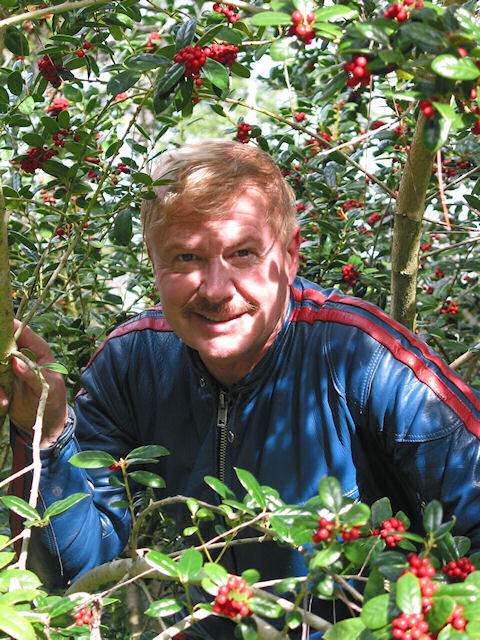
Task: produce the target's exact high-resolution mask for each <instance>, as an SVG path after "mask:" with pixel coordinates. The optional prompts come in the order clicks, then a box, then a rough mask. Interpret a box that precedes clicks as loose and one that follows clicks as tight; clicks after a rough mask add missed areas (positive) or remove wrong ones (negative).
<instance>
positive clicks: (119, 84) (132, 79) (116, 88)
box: [107, 71, 140, 96]
mask: <svg viewBox="0 0 480 640" xmlns="http://www.w3.org/2000/svg"><path fill="white" fill-rule="evenodd" d="M139 79H140V74H139V73H136V72H135V71H121V72H120V73H117V75H115V76H112V77H111V78H110V80H109V81H108V84H107V92H108V93H109V94H110V95H111V96H116V95H118V94H119V93H123V92H124V91H127V89H130V88H131V87H133V85H134V84H135V83H136V82H138V80H139Z"/></svg>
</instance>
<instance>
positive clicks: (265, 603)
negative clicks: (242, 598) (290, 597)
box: [248, 596, 283, 618]
mask: <svg viewBox="0 0 480 640" xmlns="http://www.w3.org/2000/svg"><path fill="white" fill-rule="evenodd" d="M248 608H249V609H250V611H251V612H252V613H256V614H257V615H259V616H265V617H266V618H279V617H280V616H281V615H283V608H282V607H281V606H280V605H279V604H277V603H276V602H274V601H273V600H267V598H262V597H260V596H252V597H251V598H249V599H248Z"/></svg>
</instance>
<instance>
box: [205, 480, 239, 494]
mask: <svg viewBox="0 0 480 640" xmlns="http://www.w3.org/2000/svg"><path fill="white" fill-rule="evenodd" d="M204 480H205V482H206V483H207V484H208V486H209V487H211V488H212V489H213V490H214V491H215V492H216V493H218V495H219V496H221V497H222V498H235V494H234V493H233V491H232V490H231V489H229V488H228V487H227V485H226V484H224V483H223V482H222V481H221V480H219V479H218V478H215V477H213V476H205V478H204Z"/></svg>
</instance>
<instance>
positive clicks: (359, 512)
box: [341, 502, 370, 527]
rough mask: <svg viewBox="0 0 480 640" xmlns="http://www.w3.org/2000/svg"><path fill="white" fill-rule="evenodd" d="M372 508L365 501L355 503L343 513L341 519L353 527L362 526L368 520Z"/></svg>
mask: <svg viewBox="0 0 480 640" xmlns="http://www.w3.org/2000/svg"><path fill="white" fill-rule="evenodd" d="M369 518H370V509H369V507H368V506H367V505H366V504H364V503H363V502H357V503H355V504H353V505H352V506H351V507H350V509H349V510H348V511H345V512H344V513H342V514H341V521H342V522H343V524H347V525H349V526H351V527H361V526H362V525H364V524H366V523H367V522H368V519H369Z"/></svg>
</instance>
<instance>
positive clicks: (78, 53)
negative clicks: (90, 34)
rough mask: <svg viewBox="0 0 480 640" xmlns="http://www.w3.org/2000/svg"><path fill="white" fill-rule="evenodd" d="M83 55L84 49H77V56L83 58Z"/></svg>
mask: <svg viewBox="0 0 480 640" xmlns="http://www.w3.org/2000/svg"><path fill="white" fill-rule="evenodd" d="M84 55H85V51H83V49H79V50H78V51H77V56H78V57H79V58H83V56H84Z"/></svg>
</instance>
